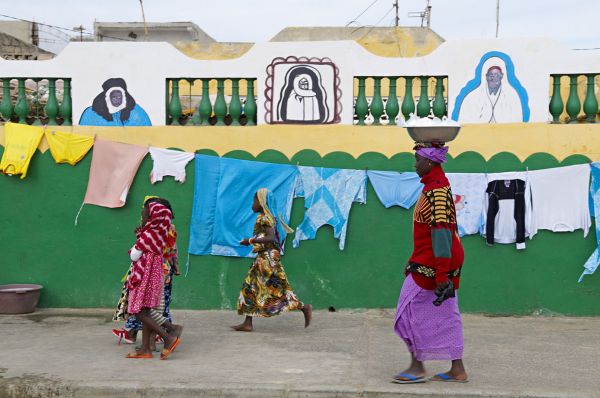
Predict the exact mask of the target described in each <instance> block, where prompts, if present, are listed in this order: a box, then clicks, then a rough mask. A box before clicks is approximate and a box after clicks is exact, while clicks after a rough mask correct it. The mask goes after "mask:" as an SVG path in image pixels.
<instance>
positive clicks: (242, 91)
mask: <svg viewBox="0 0 600 398" xmlns="http://www.w3.org/2000/svg"><path fill="white" fill-rule="evenodd" d="M255 83H256V79H255V78H230V79H226V78H216V79H208V78H172V79H167V82H166V90H167V96H166V104H165V105H166V110H167V112H166V113H167V124H168V125H171V126H183V125H188V126H190V125H193V126H226V125H227V126H230V125H231V126H255V125H256V113H257V108H256V92H255V91H256V87H255Z"/></svg>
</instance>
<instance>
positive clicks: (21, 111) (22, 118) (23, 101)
mask: <svg viewBox="0 0 600 398" xmlns="http://www.w3.org/2000/svg"><path fill="white" fill-rule="evenodd" d="M18 80H19V96H18V97H17V105H16V106H15V113H16V114H17V116H19V123H22V124H27V115H28V114H29V104H28V103H27V97H26V96H25V79H24V78H22V77H21V78H19V79H18Z"/></svg>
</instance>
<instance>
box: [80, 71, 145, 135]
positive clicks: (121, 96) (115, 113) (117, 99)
mask: <svg viewBox="0 0 600 398" xmlns="http://www.w3.org/2000/svg"><path fill="white" fill-rule="evenodd" d="M102 90H103V91H102V92H101V93H100V94H98V95H97V96H96V98H94V101H93V102H92V106H89V107H87V108H86V109H85V111H83V113H82V115H81V118H80V119H79V125H80V126H152V122H151V121H150V118H149V117H148V114H147V113H146V111H144V110H143V109H142V107H141V106H139V105H138V104H137V103H136V102H135V100H134V99H133V97H132V96H131V94H129V92H128V91H127V83H125V80H123V79H121V78H112V79H108V80H106V81H105V82H104V83H103V84H102Z"/></svg>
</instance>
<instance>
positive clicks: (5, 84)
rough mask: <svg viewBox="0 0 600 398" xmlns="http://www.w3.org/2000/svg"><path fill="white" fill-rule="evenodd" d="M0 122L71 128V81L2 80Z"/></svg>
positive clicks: (61, 79)
mask: <svg viewBox="0 0 600 398" xmlns="http://www.w3.org/2000/svg"><path fill="white" fill-rule="evenodd" d="M0 80H2V99H1V100H0V116H1V117H2V121H4V122H6V121H12V122H16V123H22V124H34V125H45V124H47V125H51V126H56V125H63V126H70V125H71V124H72V102H71V79H67V78H41V77H40V78H10V77H3V78H0Z"/></svg>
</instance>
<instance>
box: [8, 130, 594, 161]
mask: <svg viewBox="0 0 600 398" xmlns="http://www.w3.org/2000/svg"><path fill="white" fill-rule="evenodd" d="M57 129H58V130H61V131H67V132H68V131H72V132H74V133H79V134H85V135H94V134H95V135H96V136H97V137H100V138H103V139H108V140H113V141H119V142H125V143H130V144H137V145H144V146H147V145H151V146H156V147H162V148H179V149H182V150H185V151H190V152H192V151H195V150H197V149H212V150H214V151H215V152H217V153H218V154H220V155H223V154H225V153H227V152H230V151H233V150H245V151H247V152H250V153H251V154H253V155H254V156H256V155H258V154H259V153H261V152H263V151H265V150H267V149H275V150H277V151H280V152H282V153H283V154H284V155H286V156H287V157H288V158H291V157H292V156H293V155H295V154H296V153H297V152H299V151H301V150H303V149H312V150H315V151H317V152H318V153H319V154H320V155H321V156H324V155H326V154H328V153H330V152H336V151H341V152H346V153H349V154H351V155H352V156H354V157H358V156H360V155H361V154H363V153H366V152H378V153H381V154H383V155H385V156H387V157H391V156H393V155H395V154H397V153H401V152H410V151H411V150H412V146H413V142H412V140H411V139H410V137H409V136H408V133H407V131H406V130H405V129H402V128H399V127H395V126H349V125H320V126H302V125H261V126H256V127H170V126H157V127H90V126H76V127H64V128H63V127H58V128H57ZM0 145H4V127H0ZM449 146H450V154H451V155H452V156H457V155H459V154H461V153H463V152H465V151H475V152H478V153H479V154H481V155H482V156H483V157H484V158H486V159H489V158H490V157H492V156H493V155H495V154H497V153H499V152H510V153H513V154H515V155H516V156H517V157H518V158H519V159H521V160H525V159H526V158H527V157H528V156H530V155H532V154H534V153H537V152H546V153H549V154H551V155H553V156H554V157H556V158H557V159H558V160H562V159H564V158H566V157H568V156H570V155H574V154H581V155H585V156H587V157H589V158H590V159H592V160H594V161H598V160H600V124H574V125H573V124H569V125H554V124H548V123H515V124H489V125H488V124H473V125H465V126H463V128H462V130H461V132H460V133H459V135H458V137H457V139H456V140H455V141H453V142H450V143H449ZM47 148H48V146H47V143H46V141H45V139H44V140H43V141H42V143H41V144H40V148H39V149H40V150H41V151H43V152H45V151H46V150H47Z"/></svg>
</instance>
